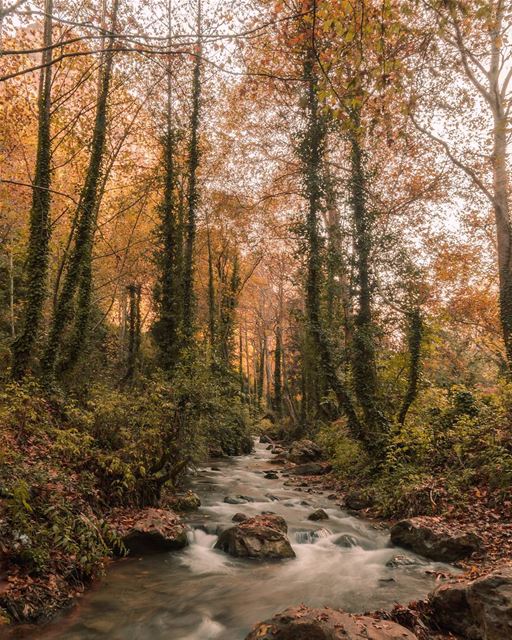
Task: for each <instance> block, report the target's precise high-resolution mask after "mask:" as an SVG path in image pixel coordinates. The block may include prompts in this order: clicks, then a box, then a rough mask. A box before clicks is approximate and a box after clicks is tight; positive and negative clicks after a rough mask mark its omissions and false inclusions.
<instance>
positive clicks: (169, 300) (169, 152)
mask: <svg viewBox="0 0 512 640" xmlns="http://www.w3.org/2000/svg"><path fill="white" fill-rule="evenodd" d="M171 9H172V7H171V3H170V2H169V38H168V40H169V42H168V45H169V48H170V47H171V43H172V38H171V16H172V13H171ZM171 74H172V71H171V65H170V61H169V63H168V67H167V123H166V124H167V130H166V134H165V140H164V145H163V146H164V149H163V151H164V153H163V156H164V175H165V179H164V192H163V200H162V203H161V205H160V208H159V214H160V224H159V228H158V244H159V248H158V250H157V252H156V262H157V265H158V271H159V273H158V281H157V286H156V287H155V301H156V305H157V319H156V321H155V323H154V325H153V335H154V336H155V340H156V343H157V345H158V348H159V351H160V361H161V364H162V367H163V368H164V370H165V371H168V372H169V371H171V370H172V368H173V367H174V365H175V364H176V361H177V357H178V334H179V297H180V286H181V284H180V274H179V266H178V260H179V258H178V254H179V252H180V251H181V247H180V246H179V243H180V239H179V229H178V227H179V220H178V210H177V208H178V202H177V198H176V188H177V180H176V173H177V172H176V161H175V146H176V145H175V142H176V140H175V131H174V123H173V104H172V100H173V98H172V75H171Z"/></svg>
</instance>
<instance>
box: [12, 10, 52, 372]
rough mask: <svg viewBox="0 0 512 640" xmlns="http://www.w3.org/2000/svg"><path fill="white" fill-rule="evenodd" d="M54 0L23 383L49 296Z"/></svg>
mask: <svg viewBox="0 0 512 640" xmlns="http://www.w3.org/2000/svg"><path fill="white" fill-rule="evenodd" d="M52 13H53V0H46V1H45V19H44V37H43V41H44V47H45V50H44V52H43V54H42V64H43V65H45V66H44V67H43V68H42V69H41V73H40V76H39V121H38V133H37V154H36V166H35V172H34V186H33V190H32V207H31V210H30V230H29V247H28V257H27V266H26V283H27V289H28V298H27V302H26V304H25V308H24V311H23V321H22V329H21V333H20V334H19V336H18V338H17V339H16V340H15V341H14V343H13V345H12V356H13V358H12V371H11V373H12V377H13V378H14V379H16V380H21V379H22V378H23V377H24V376H25V375H26V373H27V371H28V369H29V367H30V363H31V361H32V358H33V356H34V350H35V346H36V341H37V338H38V335H39V328H40V324H41V319H42V315H43V305H44V301H45V299H46V295H47V278H48V257H49V243H50V234H51V230H50V208H51V197H50V193H51V192H50V187H51V137H50V136H51V134H50V124H51V123H50V112H51V87H52V67H51V61H52V49H51V45H52Z"/></svg>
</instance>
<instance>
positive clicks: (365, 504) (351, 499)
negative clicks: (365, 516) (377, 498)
mask: <svg viewBox="0 0 512 640" xmlns="http://www.w3.org/2000/svg"><path fill="white" fill-rule="evenodd" d="M372 504H373V500H372V498H371V496H369V495H368V494H366V493H363V492H362V491H351V492H350V493H347V495H346V496H345V507H347V509H353V510H354V511H361V510H362V509H368V508H369V507H371V506H372Z"/></svg>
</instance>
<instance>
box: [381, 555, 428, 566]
mask: <svg viewBox="0 0 512 640" xmlns="http://www.w3.org/2000/svg"><path fill="white" fill-rule="evenodd" d="M419 564H423V563H422V562H421V560H418V559H417V558H411V557H410V556H404V555H402V554H400V555H397V556H393V557H392V558H391V560H388V561H387V562H386V567H389V568H390V569H397V568H398V567H417V566H418V565H419Z"/></svg>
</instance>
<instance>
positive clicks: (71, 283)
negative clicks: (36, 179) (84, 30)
mask: <svg viewBox="0 0 512 640" xmlns="http://www.w3.org/2000/svg"><path fill="white" fill-rule="evenodd" d="M118 7H119V0H113V7H112V32H115V29H116V24H117V11H118ZM107 43H108V44H107V48H108V51H107V52H106V53H105V58H104V62H103V65H102V68H101V71H100V90H99V93H98V101H97V104H96V117H95V124H94V131H93V137H92V143H91V155H90V158H89V166H88V168H87V174H86V178H85V182H84V186H83V189H82V193H81V196H80V207H79V215H78V222H77V228H76V235H75V242H74V245H73V250H72V252H71V255H70V257H69V260H68V262H67V266H66V275H65V278H64V283H63V285H62V290H61V293H60V295H59V298H58V302H57V307H56V309H55V313H54V316H53V321H52V325H51V328H50V334H49V337H48V342H47V345H46V349H45V353H44V356H43V361H42V365H43V375H44V378H45V379H46V381H47V382H51V380H52V379H53V377H54V374H55V363H56V360H57V357H58V355H59V351H60V349H61V345H62V337H63V333H64V331H65V329H66V327H67V325H68V322H69V320H70V317H71V315H72V313H73V301H74V298H75V294H76V291H77V288H78V287H79V286H80V284H81V283H80V280H81V278H83V279H85V283H83V284H82V286H81V289H82V294H81V295H80V297H79V300H78V304H79V305H80V306H79V307H78V310H77V314H78V315H79V318H80V322H79V325H80V326H77V330H76V331H75V332H74V334H73V341H72V343H71V344H70V351H71V352H73V350H75V349H76V348H77V347H76V345H75V342H76V341H78V342H79V344H82V343H83V338H84V331H85V330H86V329H87V323H88V317H89V311H90V292H91V282H90V277H91V273H90V269H91V260H92V243H93V237H94V224H95V219H96V212H97V195H98V187H99V183H100V179H101V164H102V160H103V154H104V148H105V140H106V130H107V103H108V94H109V90H110V81H111V76H112V66H113V59H114V52H113V48H114V46H115V38H114V37H113V36H111V37H109V38H108V40H107Z"/></svg>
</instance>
